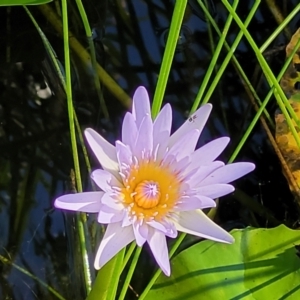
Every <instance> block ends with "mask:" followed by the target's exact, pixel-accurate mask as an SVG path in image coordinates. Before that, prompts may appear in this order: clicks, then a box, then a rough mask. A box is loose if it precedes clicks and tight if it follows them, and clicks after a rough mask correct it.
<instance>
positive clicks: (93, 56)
mask: <svg viewBox="0 0 300 300" xmlns="http://www.w3.org/2000/svg"><path fill="white" fill-rule="evenodd" d="M75 1H76V4H77V7H78V11H79V14H80V16H81V20H82V24H83V26H84V30H85V34H86V37H87V40H88V43H89V50H90V55H91V62H92V68H93V70H92V72H93V78H94V84H95V88H96V91H97V95H98V98H99V101H100V105H101V109H102V113H103V115H104V116H105V117H106V118H108V117H109V114H108V110H107V107H106V105H105V101H104V98H103V94H102V91H101V85H100V81H99V78H98V76H97V60H96V52H95V46H94V42H93V39H92V31H91V27H90V24H89V21H88V18H87V15H86V12H85V9H84V7H83V4H82V1H81V0H75Z"/></svg>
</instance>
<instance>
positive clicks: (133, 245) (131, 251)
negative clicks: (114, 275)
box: [121, 242, 136, 273]
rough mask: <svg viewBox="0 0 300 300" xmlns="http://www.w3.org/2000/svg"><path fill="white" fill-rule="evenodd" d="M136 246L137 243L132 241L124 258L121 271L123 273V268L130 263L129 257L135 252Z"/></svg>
mask: <svg viewBox="0 0 300 300" xmlns="http://www.w3.org/2000/svg"><path fill="white" fill-rule="evenodd" d="M135 247H136V243H135V242H132V243H131V244H130V247H129V249H128V250H127V251H126V255H125V257H124V260H123V266H122V271H121V273H122V272H123V270H124V268H125V266H126V264H127V263H128V260H129V258H130V257H131V255H132V253H133V251H134V249H135Z"/></svg>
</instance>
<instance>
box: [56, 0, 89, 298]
mask: <svg viewBox="0 0 300 300" xmlns="http://www.w3.org/2000/svg"><path fill="white" fill-rule="evenodd" d="M62 19H63V41H64V55H65V73H66V95H67V105H68V116H69V126H70V135H71V145H72V153H73V160H74V169H75V176H76V186H77V190H78V192H82V184H81V175H80V167H79V159H78V151H77V141H76V133H75V125H74V111H73V101H72V83H71V66H70V49H69V28H68V13H67V0H62ZM85 219H86V216H85V214H80V216H79V217H77V222H78V234H79V240H80V243H79V244H80V250H81V253H82V259H83V273H84V283H85V288H86V291H87V292H88V293H89V292H90V290H91V285H92V279H91V273H90V269H89V261H88V255H87V251H86V238H85V230H84V223H85Z"/></svg>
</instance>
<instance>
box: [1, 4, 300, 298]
mask: <svg viewBox="0 0 300 300" xmlns="http://www.w3.org/2000/svg"><path fill="white" fill-rule="evenodd" d="M211 1H212V0H211ZM240 2H243V3H241V4H240V5H239V7H238V13H239V15H240V16H241V18H242V19H245V17H246V16H247V14H248V12H249V10H250V8H251V7H252V5H253V1H246V3H247V4H245V3H244V1H240ZM278 2H280V7H279V9H280V10H281V11H282V13H283V15H284V16H285V15H287V14H288V13H289V12H290V11H291V10H292V9H293V8H294V7H295V6H296V4H298V1H297V0H294V1H278ZM74 5H75V4H74V3H73V1H72V4H71V7H70V17H69V18H70V27H71V30H72V32H73V34H74V35H75V36H76V37H77V39H78V40H79V41H80V42H81V43H82V44H83V45H84V46H85V47H86V48H87V42H86V40H85V35H84V30H83V28H82V25H81V23H80V18H79V15H78V11H77V10H76V7H75V6H74ZM84 5H85V8H86V11H87V14H88V17H89V20H90V24H91V26H92V27H93V28H94V34H95V40H94V41H95V46H96V52H97V59H98V61H99V62H100V63H101V64H102V65H103V67H104V68H105V70H106V71H107V72H108V73H109V74H110V75H111V76H112V77H113V78H114V79H115V80H116V81H117V83H118V84H119V85H120V86H121V87H122V88H123V89H124V90H125V91H126V92H127V93H128V94H129V95H132V94H133V92H134V90H135V88H136V87H137V86H139V85H144V86H146V87H147V89H148V91H149V93H150V95H151V96H152V95H153V93H154V90H155V85H156V82H157V77H158V72H159V69H160V63H161V60H162V55H163V51H164V47H165V43H166V38H167V36H168V29H169V25H170V20H171V16H172V11H173V5H174V3H173V1H154V0H153V1H142V0H126V1H117V0H116V1H94V0H93V1H84ZM51 7H52V9H54V10H56V9H57V7H55V6H54V5H52V6H51ZM195 7H196V6H195V3H194V2H192V1H191V2H190V5H189V6H188V8H187V11H186V14H185V19H184V26H183V28H182V32H181V39H180V42H179V45H178V48H177V51H176V55H175V60H174V63H173V66H172V71H171V74H170V78H169V81H168V86H167V91H166V95H165V100H164V101H165V102H169V103H171V105H172V107H173V113H174V129H175V128H177V127H178V126H180V124H181V123H182V122H183V121H184V119H185V118H186V117H187V115H188V112H189V109H190V108H191V105H192V103H193V100H194V98H195V96H196V94H197V91H198V88H199V86H200V84H201V82H202V80H203V77H204V74H205V72H206V69H207V67H208V65H209V63H210V60H211V57H212V49H211V44H210V40H209V34H208V32H209V30H210V29H209V26H208V24H207V22H206V21H205V17H204V15H203V13H202V12H201V10H198V9H195ZM30 10H31V12H32V14H33V15H34V16H35V17H36V19H37V21H38V23H39V25H40V27H41V28H42V29H43V31H44V33H45V35H46V36H47V38H48V39H49V41H50V42H51V44H52V46H53V48H54V49H55V51H56V53H57V56H58V59H59V60H60V61H63V48H62V40H61V38H60V37H59V34H58V33H57V32H56V31H55V29H53V27H52V25H51V24H50V23H49V22H48V20H47V19H46V18H45V17H44V16H43V15H42V14H41V12H40V11H39V9H37V8H35V7H31V8H30ZM210 10H211V12H212V14H214V17H215V20H216V21H217V23H218V25H219V27H220V28H223V26H224V23H225V21H226V18H227V13H226V10H225V8H224V7H223V6H222V4H221V3H220V2H219V1H214V2H210ZM56 12H57V11H56ZM0 24H1V26H0V45H1V47H0V63H1V67H0V254H1V256H2V257H5V258H7V259H8V260H9V262H12V263H13V264H14V265H11V264H10V263H3V262H1V263H0V299H26V300H31V299H57V298H56V297H55V296H53V295H52V294H51V293H50V292H49V291H48V290H47V288H45V287H44V286H43V285H42V284H41V283H40V282H38V281H37V280H36V279H35V278H32V277H30V276H29V275H28V274H24V273H23V272H21V271H20V270H19V269H18V268H17V267H16V266H19V267H21V268H23V269H25V270H27V271H28V272H30V273H31V274H32V275H33V276H35V277H37V278H39V279H40V280H42V281H43V282H45V283H46V284H47V285H49V286H51V287H53V288H54V289H55V290H57V291H58V292H59V293H60V294H61V295H62V296H64V297H65V298H66V299H74V300H75V299H83V298H84V295H85V294H84V293H85V291H84V288H83V284H82V276H81V266H80V259H79V258H78V252H77V251H76V249H77V248H76V246H75V245H76V241H77V235H76V226H75V215H74V214H72V213H68V214H65V213H63V212H62V211H58V210H55V209H54V208H53V201H54V199H55V197H57V196H58V195H61V194H63V193H66V192H68V191H69V189H70V188H69V178H70V177H69V174H70V171H71V169H72V168H73V160H72V156H71V146H70V136H69V129H68V117H67V108H66V98H65V95H64V93H63V92H62V88H61V86H60V84H59V79H58V77H57V75H56V74H55V72H54V70H53V68H51V64H50V59H49V57H48V56H47V54H46V52H45V50H44V48H43V45H42V43H41V40H40V37H39V35H38V34H37V33H36V30H35V28H34V27H33V25H32V23H31V21H30V20H29V18H28V16H27V15H26V13H25V11H24V10H23V9H22V8H17V7H14V8H10V9H7V8H4V7H1V8H0ZM299 24H300V23H299V15H297V16H296V17H295V18H294V19H293V21H292V22H291V23H290V24H289V27H288V31H290V32H291V33H293V32H295V31H296V29H297V28H298V27H299ZM277 26H278V25H277V23H276V21H275V19H274V18H273V16H272V14H271V12H270V10H269V8H268V6H267V4H266V3H265V1H263V3H262V4H261V5H260V8H259V10H258V11H257V13H256V14H255V16H254V18H253V21H252V22H251V25H250V32H251V34H252V35H253V37H254V40H255V41H257V43H258V45H261V44H262V43H263V42H264V41H265V40H266V39H267V38H268V37H269V36H270V34H271V33H272V32H273V31H274V30H275V28H276V27H277ZM237 33H238V27H237V26H236V25H235V24H233V25H232V27H231V29H230V31H229V33H228V41H229V43H232V41H233V40H234V38H235V37H236V35H237ZM212 38H213V42H214V44H215V45H216V43H217V42H218V36H217V35H216V34H215V33H214V31H213V35H212ZM288 40H289V36H288V33H286V32H283V33H282V34H280V35H279V36H278V37H277V38H276V40H275V41H274V42H273V43H272V45H271V46H270V48H269V49H268V50H270V52H269V54H267V55H266V57H267V59H268V62H269V64H270V65H271V67H272V69H273V70H274V72H275V73H276V72H278V70H280V68H281V66H282V64H283V63H284V60H285V52H284V46H285V45H286V43H287V42H288ZM225 55H226V51H225V50H224V51H223V52H222V54H221V56H220V62H221V61H222V59H223V58H224V57H225ZM236 56H237V58H238V60H239V62H240V64H241V65H242V67H243V69H244V70H245V72H246V74H247V76H248V77H249V79H250V80H251V82H252V84H253V85H254V87H255V89H256V91H257V93H258V95H259V96H260V97H261V98H262V99H263V98H264V96H265V95H266V94H267V92H268V85H267V83H266V81H265V79H264V77H263V75H262V73H261V70H260V67H259V65H258V63H257V60H256V58H255V55H254V54H253V51H252V50H251V47H250V46H249V44H248V43H247V41H246V40H242V42H241V43H240V45H239V46H238V48H237V50H236ZM72 76H73V90H74V106H75V109H76V112H77V115H78V119H79V123H80V126H81V128H82V129H84V128H86V127H92V128H94V129H96V130H98V131H99V132H100V133H101V134H102V135H103V136H105V137H106V138H107V139H108V140H110V141H111V142H112V143H114V141H115V140H116V139H118V138H119V134H120V126H121V121H122V117H123V115H124V113H125V111H126V109H127V108H126V107H124V106H123V105H122V104H121V103H120V102H119V101H118V100H117V99H116V98H115V97H114V96H112V94H111V93H110V92H109V91H108V90H107V89H106V88H105V87H104V88H103V96H104V99H105V101H106V105H107V108H108V111H109V119H108V118H105V117H104V114H103V112H102V111H101V108H100V105H99V99H98V98H97V94H96V91H95V88H94V85H93V81H92V78H91V75H90V72H89V71H88V69H87V68H86V67H84V65H83V64H82V63H81V61H80V60H79V59H78V58H77V56H75V55H74V56H73V57H72ZM210 102H211V103H213V105H214V110H213V113H212V116H211V118H210V119H209V122H208V125H207V127H206V128H205V131H204V132H203V134H202V137H201V139H200V142H199V145H200V144H203V143H205V142H207V141H209V140H211V139H213V138H217V137H220V136H224V135H229V136H230V137H231V139H232V140H231V143H230V146H229V147H228V148H227V149H226V151H225V152H224V153H223V155H222V159H223V160H224V161H226V160H228V159H229V157H230V155H231V154H232V152H233V150H234V149H235V147H236V145H237V143H238V141H239V139H240V138H241V136H242V135H243V133H244V132H245V129H246V128H247V126H248V124H249V123H250V121H251V119H252V118H253V116H254V109H253V107H252V105H251V103H250V101H249V97H248V96H247V94H246V92H245V89H244V88H243V85H242V83H241V81H240V79H239V77H238V76H237V74H236V71H235V69H234V67H233V65H232V64H229V66H228V67H227V69H226V71H225V73H224V75H223V77H222V78H221V80H220V82H219V84H218V86H217V89H216V90H215V92H214V93H213V95H212V97H211V99H210ZM276 109H277V106H276V103H275V100H274V99H273V100H271V102H270V104H269V106H268V110H269V112H270V114H271V116H273V115H274V112H275V110H276ZM271 130H273V129H271ZM237 161H252V162H254V163H255V164H256V165H257V168H256V170H255V172H253V173H252V174H250V175H249V176H247V177H245V178H243V179H241V180H239V181H237V182H236V183H235V186H236V188H237V192H236V193H234V194H233V195H229V196H227V197H224V198H223V199H221V201H220V207H219V210H218V215H217V221H218V222H219V223H220V224H221V225H222V226H224V227H225V228H227V229H228V230H230V229H233V228H242V227H245V226H248V225H251V226H262V227H272V226H276V225H277V224H279V223H284V224H286V225H288V226H290V227H296V226H297V225H298V210H297V207H296V205H295V204H294V201H293V196H292V195H291V193H290V192H289V189H288V185H287V183H286V180H285V178H284V176H283V175H282V172H281V166H280V164H279V161H278V159H277V157H276V155H275V153H274V151H273V149H272V147H271V145H270V143H269V141H268V138H267V136H266V134H265V131H264V129H263V127H262V126H261V124H260V123H259V124H257V126H256V127H255V129H254V131H253V133H252V135H251V136H250V138H249V140H248V141H247V143H246V145H245V146H244V147H243V149H242V151H241V153H240V154H239V156H238V158H237ZM80 162H81V166H82V176H83V183H84V190H89V189H91V186H90V182H89V176H88V172H87V170H86V168H85V167H84V166H85V165H84V160H83V156H82V153H80ZM92 165H93V168H97V167H98V165H97V163H96V161H95V160H92ZM255 204H259V205H260V206H259V209H258V210H255V209H253V205H255ZM251 207H252V208H251ZM266 212H268V213H269V214H270V216H272V218H271V217H270V216H269V217H266ZM93 226H94V219H93V217H91V220H90V228H91V230H92V229H93V228H94V227H93ZM93 242H95V243H96V244H97V241H93ZM93 245H94V244H92V246H93ZM90 260H91V262H93V255H92V254H91V255H90ZM145 268H147V269H146V270H147V272H143V270H144V269H145ZM149 268H150V269H149ZM151 268H152V270H155V264H153V265H152V264H151V265H150V266H149V259H148V254H147V249H146V251H145V253H144V254H143V256H142V257H141V261H140V268H139V272H138V273H137V274H136V275H135V277H134V280H133V284H132V285H133V288H134V290H135V291H136V292H137V293H140V292H141V290H142V289H143V287H144V286H145V284H146V282H147V279H148V276H149V274H151V272H149V270H151ZM93 276H94V274H93ZM135 298H136V297H135V294H134V293H133V292H128V299H135Z"/></svg>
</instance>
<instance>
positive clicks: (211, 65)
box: [191, 0, 239, 114]
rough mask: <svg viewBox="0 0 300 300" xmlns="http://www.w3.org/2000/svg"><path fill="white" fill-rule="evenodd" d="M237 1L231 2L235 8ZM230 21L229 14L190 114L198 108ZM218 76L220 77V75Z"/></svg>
mask: <svg viewBox="0 0 300 300" xmlns="http://www.w3.org/2000/svg"><path fill="white" fill-rule="evenodd" d="M238 2H239V0H235V1H234V3H233V8H234V9H236V7H237V5H238ZM231 22H232V16H231V15H229V16H228V18H227V20H226V23H225V26H224V29H223V31H222V34H221V37H220V39H219V42H218V45H217V47H216V49H215V52H214V54H213V57H212V58H211V61H210V64H209V66H208V69H207V71H206V73H205V76H204V78H203V80H202V83H201V85H200V88H199V91H198V94H197V96H196V98H195V101H194V103H193V106H192V109H191V114H192V113H193V112H195V111H196V110H197V108H198V106H199V104H200V102H201V99H202V96H203V94H204V91H205V89H206V88H207V86H208V83H209V80H210V78H211V75H212V73H213V70H214V69H215V68H216V63H217V60H218V58H219V55H220V53H221V50H222V48H223V46H224V41H225V39H226V36H227V33H228V30H229V27H230V25H231ZM217 74H223V72H221V73H220V70H219V72H218V73H217ZM219 77H221V75H220V76H219ZM215 81H217V82H218V80H215ZM215 86H216V85H214V87H215Z"/></svg>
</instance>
